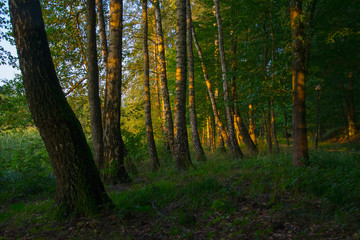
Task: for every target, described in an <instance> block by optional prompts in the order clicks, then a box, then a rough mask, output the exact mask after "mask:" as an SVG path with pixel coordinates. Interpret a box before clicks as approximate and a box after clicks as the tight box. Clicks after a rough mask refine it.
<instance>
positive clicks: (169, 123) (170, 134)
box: [154, 0, 175, 155]
mask: <svg viewBox="0 0 360 240" xmlns="http://www.w3.org/2000/svg"><path fill="white" fill-rule="evenodd" d="M154 5H155V19H156V33H157V38H158V39H157V42H158V51H159V60H160V76H161V77H160V79H161V91H162V97H163V102H164V111H165V114H164V115H165V121H166V125H165V127H166V131H165V134H166V140H167V142H168V144H169V146H170V151H171V153H172V154H173V155H174V154H175V151H174V141H175V140H174V124H173V119H172V114H171V104H170V97H169V90H168V85H167V76H166V60H165V46H164V35H163V32H162V23H161V11H160V3H159V1H158V0H154Z"/></svg>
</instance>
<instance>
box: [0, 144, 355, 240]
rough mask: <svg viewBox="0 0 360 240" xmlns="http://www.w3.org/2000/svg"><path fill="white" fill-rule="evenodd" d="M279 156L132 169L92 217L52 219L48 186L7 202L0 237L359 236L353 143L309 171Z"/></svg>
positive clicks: (324, 152) (320, 156)
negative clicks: (110, 206) (104, 209)
mask: <svg viewBox="0 0 360 240" xmlns="http://www.w3.org/2000/svg"><path fill="white" fill-rule="evenodd" d="M348 147H350V149H345V148H348ZM330 148H331V150H332V151H331V152H329V151H328V150H329V149H330ZM0 150H1V149H0ZM334 150H336V151H334ZM349 150H350V151H349ZM282 152H283V153H282V154H280V155H272V156H269V155H260V156H258V157H256V158H245V159H244V160H241V161H237V162H236V161H233V160H231V159H229V157H228V156H227V155H226V154H225V153H215V154H210V155H209V161H208V162H207V163H196V164H195V166H194V167H193V168H192V169H191V170H190V171H188V172H181V173H178V172H177V171H176V170H175V169H174V168H173V167H172V166H171V164H170V166H167V167H165V168H163V169H161V170H159V171H158V172H156V173H151V172H141V170H142V169H150V168H149V167H148V166H147V163H144V162H143V163H138V165H141V164H143V166H138V169H139V174H138V175H137V176H134V179H135V181H134V183H133V184H132V185H131V186H125V185H121V186H113V187H109V188H108V192H109V193H110V196H111V197H112V199H113V201H114V202H115V204H116V209H115V210H114V211H112V212H110V213H103V214H101V215H99V216H96V217H94V218H91V219H85V218H83V219H77V220H68V221H56V220H55V219H54V217H53V215H52V213H51V209H52V208H53V206H54V202H53V200H52V198H51V196H52V194H53V192H52V190H51V189H52V188H51V187H49V188H43V191H42V192H41V191H40V192H36V191H35V192H34V193H33V194H32V195H31V194H28V195H26V194H22V195H21V197H20V198H16V199H9V197H7V198H6V199H4V200H3V201H4V204H3V205H2V208H1V211H0V239H16V238H36V239H68V238H70V239H220V238H223V239H269V238H273V239H290V238H300V239H334V238H338V239H344V238H351V239H356V238H359V234H360V232H359V230H360V209H359V206H360V189H359V187H358V185H359V183H360V166H359V165H360V155H359V152H360V147H359V144H357V143H353V144H352V145H343V144H339V145H328V144H323V145H321V150H319V151H317V152H315V151H311V152H310V158H311V159H310V161H311V166H310V167H308V168H306V169H294V168H293V167H292V166H291V164H290V162H291V156H290V155H289V154H287V153H286V149H283V151H282ZM41 173H42V172H41ZM18 192H21V191H18ZM39 194H41V195H39Z"/></svg>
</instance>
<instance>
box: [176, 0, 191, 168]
mask: <svg viewBox="0 0 360 240" xmlns="http://www.w3.org/2000/svg"><path fill="white" fill-rule="evenodd" d="M176 15H177V24H176V26H177V32H176V83H175V88H176V90H175V155H174V159H175V165H176V167H177V168H178V169H179V170H186V169H188V168H189V166H191V165H192V163H191V159H190V152H189V146H188V137H187V129H186V85H187V84H186V0H177V1H176Z"/></svg>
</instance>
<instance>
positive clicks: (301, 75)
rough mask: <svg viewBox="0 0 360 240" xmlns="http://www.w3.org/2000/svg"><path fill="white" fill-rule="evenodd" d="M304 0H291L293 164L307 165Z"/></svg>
mask: <svg viewBox="0 0 360 240" xmlns="http://www.w3.org/2000/svg"><path fill="white" fill-rule="evenodd" d="M301 16H302V0H291V3H290V17H291V30H292V40H293V44H292V59H293V62H292V85H293V106H292V128H293V165H294V166H305V165H307V164H308V160H309V154H308V143H307V130H306V120H305V97H306V91H305V86H306V85H305V84H306V81H305V80H306V67H305V44H304V42H303V39H304V24H303V22H302V20H301Z"/></svg>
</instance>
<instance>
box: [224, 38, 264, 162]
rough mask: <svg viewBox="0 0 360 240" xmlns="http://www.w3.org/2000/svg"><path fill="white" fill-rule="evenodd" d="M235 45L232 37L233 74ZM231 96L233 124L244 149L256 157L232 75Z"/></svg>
mask: <svg viewBox="0 0 360 240" xmlns="http://www.w3.org/2000/svg"><path fill="white" fill-rule="evenodd" d="M236 45H237V37H234V39H233V46H232V57H233V60H232V64H231V68H232V69H231V70H232V72H233V73H235V72H236V64H237V62H236ZM231 93H232V94H231V95H232V98H233V102H234V107H233V114H234V122H235V126H237V128H238V130H239V132H240V136H241V137H242V140H243V141H244V143H245V146H246V149H247V150H248V151H249V153H250V154H251V155H256V154H258V153H259V151H258V149H257V147H256V145H255V144H254V142H253V140H252V139H251V137H250V134H249V132H248V130H247V128H246V126H245V124H244V121H243V119H242V117H241V115H240V111H239V108H238V105H237V101H238V99H237V90H236V79H235V76H234V74H233V76H232V77H231Z"/></svg>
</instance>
